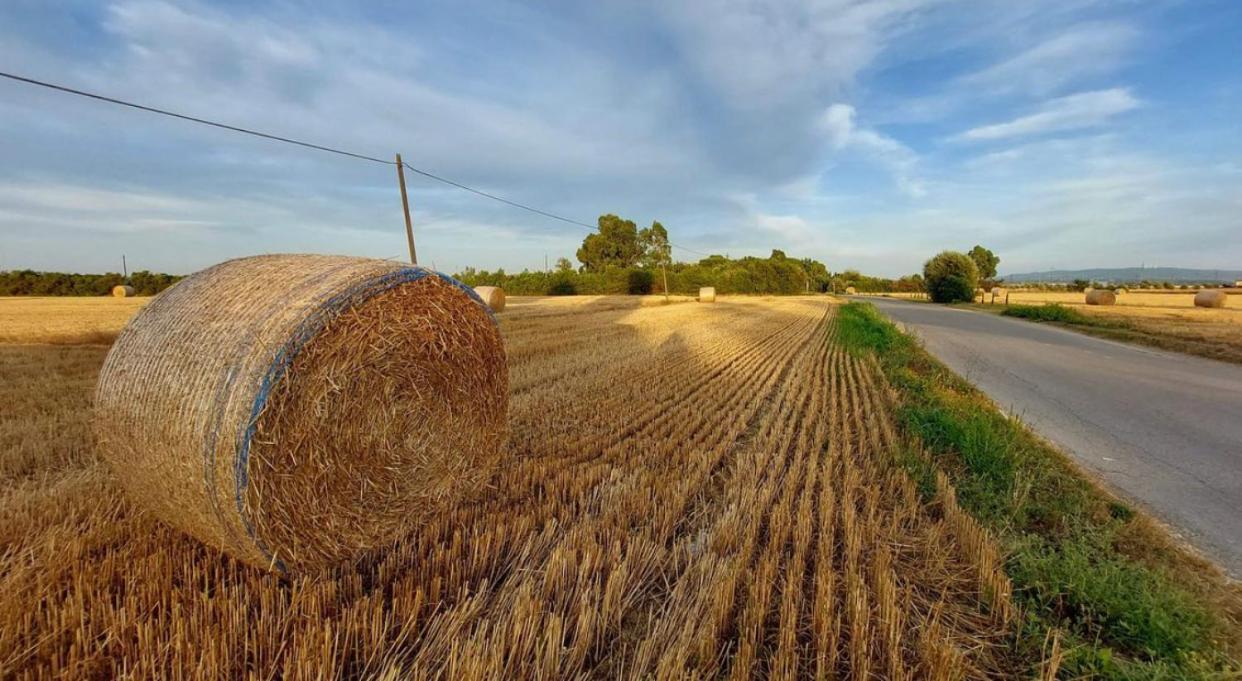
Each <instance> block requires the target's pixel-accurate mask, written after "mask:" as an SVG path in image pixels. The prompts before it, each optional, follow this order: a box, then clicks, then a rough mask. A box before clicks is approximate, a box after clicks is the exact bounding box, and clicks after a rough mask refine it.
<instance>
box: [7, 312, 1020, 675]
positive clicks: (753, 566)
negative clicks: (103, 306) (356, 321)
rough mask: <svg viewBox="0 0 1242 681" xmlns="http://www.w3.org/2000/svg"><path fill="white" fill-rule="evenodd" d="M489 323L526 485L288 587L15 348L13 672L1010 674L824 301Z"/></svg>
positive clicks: (89, 377)
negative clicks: (504, 363) (113, 453)
mask: <svg viewBox="0 0 1242 681" xmlns="http://www.w3.org/2000/svg"><path fill="white" fill-rule="evenodd" d="M518 302H519V304H518V305H515V306H514V307H513V308H512V310H511V311H510V312H507V313H506V314H505V315H503V317H502V319H503V321H502V327H503V332H504V335H505V338H506V342H507V348H508V354H509V364H510V371H511V381H512V405H511V413H510V421H509V429H510V442H509V445H508V446H509V453H508V456H509V461H510V464H509V465H507V466H504V467H503V468H502V469H500V470H497V471H496V472H495V474H494V475H493V476H492V478H491V482H490V484H489V486H488V488H487V489H486V490H483V491H482V492H481V493H479V495H478V496H477V498H474V499H471V500H468V501H467V502H466V503H463V504H461V505H460V506H458V507H457V508H456V509H454V510H452V511H451V512H448V513H445V514H443V515H441V516H438V517H435V518H432V519H430V520H429V521H428V522H427V523H426V524H424V525H422V526H421V527H419V528H417V529H414V530H413V531H412V532H411V534H410V535H409V536H408V537H407V538H405V539H403V540H402V541H400V542H398V543H397V544H396V545H394V546H391V547H388V548H386V549H384V550H382V551H377V552H375V553H374V554H373V555H371V556H369V557H368V558H366V559H365V560H363V561H361V562H360V563H358V564H357V565H351V566H344V567H341V568H339V569H337V570H334V571H332V572H330V573H328V574H324V575H318V576H315V577H302V578H298V579H294V580H292V581H288V580H282V579H281V578H279V577H276V576H273V575H269V574H265V573H262V572H259V571H256V570H253V569H251V568H248V567H245V566H243V565H239V564H237V563H234V562H233V561H232V560H230V559H227V558H226V557H224V556H222V555H221V554H219V553H218V552H216V551H214V550H212V549H210V548H206V547H203V546H201V545H199V544H197V543H196V542H194V541H192V540H190V539H187V538H186V537H184V536H182V535H181V534H179V533H177V532H175V531H172V530H170V529H167V528H166V527H164V526H163V525H161V524H160V523H158V522H156V521H154V520H152V519H150V518H148V517H145V516H143V515H142V514H140V513H138V512H136V511H135V510H134V508H133V507H131V506H130V504H129V503H128V502H127V501H126V500H125V499H124V498H123V497H121V496H120V495H119V494H118V492H117V490H116V486H115V485H114V484H113V482H112V481H111V473H110V472H109V471H108V470H107V469H105V468H104V467H103V466H102V465H101V464H100V462H99V461H98V460H97V459H96V457H95V454H94V453H93V451H92V447H91V443H90V436H89V432H88V428H87V415H88V410H89V404H90V394H91V390H92V388H93V384H94V380H95V375H96V373H97V371H98V368H99V365H100V363H101V362H102V360H103V357H104V355H105V354H106V351H107V348H106V347H104V346H89V345H88V346H31V345H0V379H2V380H0V392H2V393H3V394H0V400H3V402H4V404H6V405H9V408H8V409H6V412H7V413H6V415H5V418H4V420H3V423H0V457H2V458H0V594H3V596H4V597H3V598H2V599H0V676H3V677H5V678H43V677H49V676H65V677H71V678H73V677H78V678H99V677H111V676H119V675H133V676H137V677H157V678H204V677H209V676H210V677H228V678H240V677H251V678H273V677H285V678H310V677H316V678H319V677H336V676H371V675H376V674H389V675H392V676H398V677H410V678H454V679H462V678H576V677H587V678H591V677H595V678H651V677H653V676H657V677H663V678H686V677H697V678H708V677H714V678H755V677H758V678H802V677H819V678H831V677H838V678H870V677H883V678H893V679H902V678H909V679H913V678H919V679H923V678H946V679H947V678H995V677H998V676H1009V675H1012V674H1018V673H1027V672H1030V671H1031V670H1030V669H1029V668H1027V667H1023V668H1021V669H1019V668H1018V662H1017V661H1015V660H1014V659H1013V655H1012V654H1011V653H1009V652H1007V651H1009V650H1010V643H1011V641H1012V637H1013V627H1014V625H1013V620H1014V617H1015V613H1014V609H1013V606H1012V603H1011V600H1010V586H1009V581H1008V579H1007V578H1006V577H1005V574H1004V572H1003V570H1002V565H1001V560H1000V555H999V553H998V551H997V549H996V547H995V545H994V544H993V542H992V541H991V540H990V538H989V537H988V535H987V533H986V532H985V531H984V530H982V529H981V527H980V526H979V525H978V524H977V523H976V522H975V521H974V520H973V519H972V518H971V517H970V516H969V515H967V514H966V513H964V512H963V511H962V510H961V509H960V508H959V507H958V506H957V503H956V501H955V496H954V493H953V490H952V487H951V486H950V485H949V484H948V482H947V479H946V478H943V477H942V478H941V480H940V483H939V485H938V489H937V490H936V491H935V492H934V496H933V498H932V500H931V501H930V502H927V503H925V502H924V500H923V499H922V498H921V497H920V495H919V493H918V491H917V490H916V489H915V485H914V484H913V483H912V482H911V480H910V479H909V478H908V477H907V475H906V474H905V473H904V472H903V471H902V469H901V468H900V467H898V466H896V465H894V463H893V462H892V457H893V455H894V452H895V451H896V448H897V446H898V443H897V435H896V434H895V432H894V426H893V424H892V422H891V421H890V413H889V408H890V405H891V400H892V398H893V394H892V393H891V391H890V390H889V389H888V388H887V387H886V384H885V383H884V381H883V378H882V376H881V375H880V374H879V372H878V369H877V365H876V363H875V362H874V360H873V359H871V358H870V357H868V356H857V355H855V354H851V353H848V352H845V351H844V350H843V349H842V347H841V346H840V345H839V344H838V342H837V339H836V328H837V324H836V320H837V314H836V311H837V306H836V305H835V304H834V303H832V302H831V301H830V300H828V299H825V298H822V297H818V298H792V299H791V298H785V299H752V300H731V301H727V302H722V303H718V304H716V305H697V304H684V305H672V306H658V307H642V306H640V305H639V303H637V302H635V301H632V300H618V299H608V298H601V299H587V300H575V301H565V300H548V301H518Z"/></svg>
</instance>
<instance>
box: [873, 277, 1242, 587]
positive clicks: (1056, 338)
mask: <svg viewBox="0 0 1242 681" xmlns="http://www.w3.org/2000/svg"><path fill="white" fill-rule="evenodd" d="M866 300H867V301H868V302H871V303H873V304H875V306H876V307H878V308H879V309H880V310H882V311H883V312H885V313H886V314H888V316H889V317H891V318H892V319H893V320H894V321H896V322H898V323H899V324H901V325H904V326H905V328H906V329H907V330H909V331H912V332H913V333H914V334H915V335H917V336H919V337H920V338H922V339H923V342H924V345H925V347H926V348H927V350H928V351H929V352H931V353H932V354H933V355H935V356H936V357H937V358H939V359H940V360H941V361H942V362H944V363H945V364H947V365H948V366H949V367H951V368H952V369H953V370H954V371H956V372H957V373H958V374H960V375H962V376H963V377H965V378H966V379H968V380H970V381H971V382H972V383H974V384H975V385H977V386H978V387H979V388H980V389H982V390H983V391H984V392H986V393H987V394H988V395H989V396H991V398H992V400H993V401H995V402H996V403H997V405H999V406H1000V407H1001V408H1002V409H1005V410H1006V411H1008V412H1010V413H1012V414H1015V415H1017V416H1018V417H1020V418H1021V419H1022V420H1023V421H1025V422H1026V423H1027V424H1029V425H1030V426H1031V427H1032V428H1033V429H1035V431H1037V432H1038V433H1039V434H1041V435H1043V436H1044V437H1045V438H1047V439H1049V440H1051V441H1052V442H1053V443H1055V444H1056V445H1058V446H1059V447H1061V448H1062V449H1063V450H1064V451H1066V452H1067V453H1068V454H1070V455H1071V456H1072V457H1073V458H1074V459H1076V460H1077V461H1078V462H1079V463H1080V464H1081V465H1082V466H1083V467H1085V468H1086V469H1088V470H1090V471H1092V472H1093V473H1095V474H1096V475H1098V477H1100V478H1101V479H1103V480H1104V481H1105V482H1106V483H1107V484H1109V485H1111V486H1112V487H1113V489H1114V491H1116V492H1118V493H1119V494H1120V495H1121V496H1123V497H1128V498H1130V499H1131V500H1132V501H1135V502H1137V503H1138V504H1140V505H1142V506H1144V507H1145V508H1146V509H1147V510H1148V511H1150V512H1151V513H1153V514H1155V515H1156V517H1158V518H1161V519H1162V520H1164V521H1165V522H1167V523H1168V524H1170V525H1171V526H1172V527H1173V528H1174V530H1176V531H1178V532H1179V533H1181V534H1182V536H1183V537H1184V538H1185V539H1187V540H1188V541H1189V542H1190V543H1191V544H1192V545H1195V546H1197V547H1198V548H1199V549H1201V550H1202V551H1203V552H1204V553H1206V554H1207V555H1209V556H1211V557H1213V558H1215V559H1216V560H1218V561H1219V562H1220V564H1221V565H1222V566H1223V567H1224V568H1225V569H1226V570H1227V571H1228V572H1229V573H1230V574H1232V575H1233V576H1234V577H1242V366H1237V365H1233V364H1226V363H1223V362H1217V361H1213V360H1208V359H1200V358H1198V357H1190V356H1186V355H1181V354H1177V353H1170V352H1163V351H1160V350H1153V349H1148V348H1144V347H1140V346H1134V345H1127V344H1123V343H1116V342H1113V341H1108V340H1103V339H1099V338H1093V337H1091V336H1085V335H1082V334H1079V333H1075V332H1073V331H1067V330H1065V329H1061V328H1057V327H1052V326H1047V325H1043V324H1035V323H1032V322H1027V321H1023V320H1019V319H1010V318H1007V317H999V316H996V315H991V314H987V313H982V312H972V311H968V310H959V309H953V308H948V307H943V306H940V305H929V304H926V303H910V302H903V301H897V300H892V299H884V298H866Z"/></svg>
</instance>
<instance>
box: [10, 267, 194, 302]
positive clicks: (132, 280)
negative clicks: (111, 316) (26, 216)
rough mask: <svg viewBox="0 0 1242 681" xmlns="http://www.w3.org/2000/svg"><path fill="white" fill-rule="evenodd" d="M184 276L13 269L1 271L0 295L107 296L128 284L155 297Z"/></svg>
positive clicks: (136, 292) (140, 293)
mask: <svg viewBox="0 0 1242 681" xmlns="http://www.w3.org/2000/svg"><path fill="white" fill-rule="evenodd" d="M182 278H183V277H182V276H180V275H173V274H162V273H159V272H148V271H146V270H141V271H138V272H134V273H133V274H131V275H129V277H128V278H126V277H123V276H121V275H120V274H119V273H117V272H108V273H105V274H76V273H75V274H71V273H66V272H36V271H34V270H12V271H8V272H0V296H106V295H110V294H111V293H112V287H114V286H121V285H128V286H132V287H134V293H135V294H136V295H140V296H153V295H155V294H157V293H159V292H160V291H163V290H164V289H166V288H168V287H169V286H172V285H173V284H175V283H176V282H177V281H179V280H181V279H182Z"/></svg>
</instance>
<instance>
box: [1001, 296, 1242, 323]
mask: <svg viewBox="0 0 1242 681" xmlns="http://www.w3.org/2000/svg"><path fill="white" fill-rule="evenodd" d="M987 299H988V300H990V299H991V296H990V295H989V296H987ZM1009 302H1010V304H1013V305H1038V304H1040V303H1060V304H1062V305H1072V306H1081V307H1088V305H1087V304H1086V302H1085V294H1083V293H1078V292H1069V291H1022V290H1014V291H1010V292H1009ZM1089 307H1100V306H1094V305H1093V306H1089ZM1111 307H1120V308H1126V309H1129V308H1138V309H1143V310H1155V309H1161V310H1195V311H1198V312H1205V313H1208V314H1209V315H1212V313H1218V314H1216V315H1212V316H1215V317H1219V318H1223V319H1230V320H1232V321H1233V322H1234V323H1238V324H1242V291H1239V292H1238V293H1233V294H1231V295H1230V298H1229V303H1228V304H1227V305H1226V307H1224V308H1220V309H1208V308H1196V307H1195V294H1194V291H1168V292H1164V291H1159V292H1157V291H1129V292H1127V293H1119V294H1117V304H1116V305H1115V306H1111Z"/></svg>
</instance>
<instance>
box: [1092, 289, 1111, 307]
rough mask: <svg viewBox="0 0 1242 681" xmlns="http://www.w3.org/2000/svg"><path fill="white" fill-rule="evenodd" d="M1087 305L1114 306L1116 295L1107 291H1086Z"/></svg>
mask: <svg viewBox="0 0 1242 681" xmlns="http://www.w3.org/2000/svg"><path fill="white" fill-rule="evenodd" d="M1087 304H1088V305H1116V304H1117V295H1116V294H1114V293H1113V292H1112V291H1109V290H1108V289H1102V288H1096V289H1091V290H1090V291H1087Z"/></svg>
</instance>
